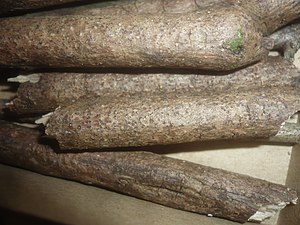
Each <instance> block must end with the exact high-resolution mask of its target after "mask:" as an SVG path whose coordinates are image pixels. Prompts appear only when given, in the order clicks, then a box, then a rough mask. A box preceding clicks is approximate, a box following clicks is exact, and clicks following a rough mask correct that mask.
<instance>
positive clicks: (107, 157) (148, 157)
mask: <svg viewBox="0 0 300 225" xmlns="http://www.w3.org/2000/svg"><path fill="white" fill-rule="evenodd" d="M38 139H39V133H38V132H37V131H34V130H30V129H28V128H23V127H18V126H16V125H12V124H8V123H6V122H1V126H0V161H1V162H3V163H7V164H10V165H14V166H18V167H22V168H25V169H29V170H33V171H36V172H39V173H42V174H46V175H51V176H56V177H62V178H66V179H71V180H76V181H79V182H82V183H87V184H91V185H95V186H101V187H105V188H109V189H112V190H115V191H118V192H121V193H125V194H128V195H132V196H135V197H138V198H142V199H146V200H149V201H152V202H156V203H159V204H163V205H166V206H169V207H173V208H178V209H183V210H187V211H192V212H197V213H201V214H206V215H210V216H215V217H221V218H226V219H230V220H234V221H238V222H241V223H244V222H246V221H248V220H250V221H257V222H260V221H262V220H264V219H266V218H267V217H270V216H271V215H273V214H274V213H275V212H276V211H278V210H280V209H282V208H283V207H284V206H285V205H286V204H289V203H294V204H295V203H296V200H297V194H296V192H295V191H293V190H290V189H289V188H286V187H284V186H282V185H277V184H273V183H269V182H267V181H264V180H259V179H255V178H251V177H249V176H245V175H239V174H236V173H232V172H228V171H224V170H220V169H214V168H211V167H206V166H202V165H198V164H194V163H190V162H186V161H182V160H178V159H172V158H168V157H165V156H161V155H157V154H153V153H150V152H94V153H78V154H73V153H65V154H56V153H55V152H53V150H52V149H51V148H50V147H49V146H46V145H41V144H39V141H38Z"/></svg>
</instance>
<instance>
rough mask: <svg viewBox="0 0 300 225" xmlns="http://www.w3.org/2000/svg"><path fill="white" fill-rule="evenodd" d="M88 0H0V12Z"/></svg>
mask: <svg viewBox="0 0 300 225" xmlns="http://www.w3.org/2000/svg"><path fill="white" fill-rule="evenodd" d="M88 1H89V0H49V1H45V0H1V1H0V14H9V13H12V12H17V11H26V10H31V9H43V8H47V7H50V6H56V5H63V4H66V3H71V2H88Z"/></svg>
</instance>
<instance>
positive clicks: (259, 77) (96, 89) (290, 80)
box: [8, 57, 300, 115]
mask: <svg viewBox="0 0 300 225" xmlns="http://www.w3.org/2000/svg"><path fill="white" fill-rule="evenodd" d="M174 72H175V73H174ZM9 81H15V82H20V83H21V82H22V83H21V84H20V86H19V89H18V93H17V94H18V96H17V98H16V99H14V100H13V101H12V102H11V103H10V104H9V105H8V107H9V110H10V111H11V112H12V113H14V114H18V115H26V114H27V115H28V114H45V113H48V112H51V111H53V110H54V109H55V108H57V107H58V106H67V105H69V104H72V103H74V102H76V101H77V100H78V99H80V98H82V97H85V98H87V97H88V96H97V97H98V98H99V101H101V99H103V101H106V100H105V99H107V98H109V99H114V98H119V97H122V96H125V95H145V94H147V93H148V94H151V93H161V94H163V93H172V92H174V93H178V94H179V93H185V92H196V91H198V92H205V91H207V90H217V91H219V92H220V91H222V90H226V89H228V88H234V89H239V90H244V89H248V88H251V87H255V88H257V87H261V88H265V87H281V86H282V87H288V86H299V81H300V75H299V72H298V70H297V69H296V68H295V66H294V65H292V64H291V63H289V62H287V61H285V60H283V59H282V58H281V57H268V58H267V59H266V60H264V61H262V62H259V63H257V64H254V65H251V66H249V67H247V68H244V69H241V70H238V71H235V72H231V73H229V74H224V73H216V74H215V75H212V74H208V73H207V72H200V71H182V73H181V74H180V71H178V70H176V71H166V72H165V73H161V72H159V73H155V72H153V71H152V72H151V71H150V72H149V73H141V72H140V73H139V72H137V73H136V72H135V73H125V74H124V73H42V74H33V75H30V76H26V77H24V76H21V77H17V78H11V79H9ZM24 81H28V82H25V83H23V82H24Z"/></svg>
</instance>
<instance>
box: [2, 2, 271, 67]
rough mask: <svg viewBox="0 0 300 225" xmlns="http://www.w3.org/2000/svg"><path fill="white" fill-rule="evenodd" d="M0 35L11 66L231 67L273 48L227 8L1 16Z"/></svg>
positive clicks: (6, 63)
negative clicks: (113, 13) (179, 11)
mask: <svg viewBox="0 0 300 225" xmlns="http://www.w3.org/2000/svg"><path fill="white" fill-rule="evenodd" d="M224 28H226V29H224ZM0 32H1V33H2V37H1V39H0V50H1V54H0V65H2V66H10V67H22V66H33V67H35V66H36V67H172V68H174V67H177V68H178V67H182V68H197V69H199V68H202V69H210V70H231V69H234V68H239V67H242V66H244V65H248V64H251V63H252V62H255V61H258V60H260V59H262V58H263V57H264V56H266V54H267V52H268V49H266V48H269V47H270V46H269V43H268V41H269V40H270V39H267V40H266V39H265V38H263V37H262V33H261V32H260V31H259V28H258V25H257V23H256V22H255V21H253V20H252V18H251V17H250V16H249V15H248V14H247V13H244V12H243V11H242V9H240V8H238V7H232V6H230V5H229V6H228V7H224V6H220V7H219V6H218V7H215V8H214V10H212V11H207V10H203V11H199V12H193V13H181V14H157V15H155V14H143V15H142V14H126V15H111V14H110V15H102V16H90V15H68V16H63V17H51V16H49V17H46V16H41V17H15V18H8V19H2V20H1V21H0ZM266 43H267V44H266Z"/></svg>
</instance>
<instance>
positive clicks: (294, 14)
mask: <svg viewBox="0 0 300 225" xmlns="http://www.w3.org/2000/svg"><path fill="white" fill-rule="evenodd" d="M230 5H231V6H240V7H242V8H243V9H244V10H245V11H246V12H247V13H249V15H251V17H253V19H255V20H256V21H257V22H258V23H260V25H261V29H262V30H263V32H264V33H265V34H270V33H272V32H273V31H275V30H277V29H278V28H279V27H282V26H283V25H285V24H287V23H289V22H291V21H292V20H294V19H296V18H299V16H300V1H299V0H296V1H295V0H276V1H273V0H265V1H258V0H250V1H249V0H241V1H236V0H176V1H174V0H123V1H108V2H104V3H96V4H90V5H84V6H80V7H75V8H72V9H62V10H56V11H53V12H50V14H52V15H71V14H83V15H103V14H107V13H108V14H111V13H113V14H118V15H122V14H128V13H138V14H144V13H154V14H158V13H186V12H195V11H198V10H203V9H205V10H209V11H212V10H214V7H216V6H230Z"/></svg>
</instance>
